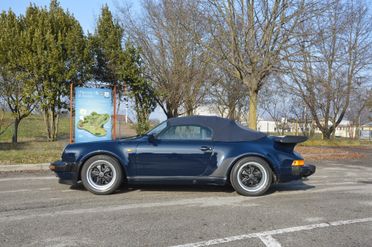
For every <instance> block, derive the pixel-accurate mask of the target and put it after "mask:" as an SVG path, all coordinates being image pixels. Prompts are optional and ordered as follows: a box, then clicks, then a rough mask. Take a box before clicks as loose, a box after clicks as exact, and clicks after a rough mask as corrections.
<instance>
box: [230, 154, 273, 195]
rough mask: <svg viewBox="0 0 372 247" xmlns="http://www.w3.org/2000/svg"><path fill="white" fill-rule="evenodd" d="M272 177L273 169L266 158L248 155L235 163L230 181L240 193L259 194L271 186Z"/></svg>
mask: <svg viewBox="0 0 372 247" xmlns="http://www.w3.org/2000/svg"><path fill="white" fill-rule="evenodd" d="M272 177H273V175H272V170H271V168H270V166H269V164H268V163H267V162H266V161H265V160H263V159H261V158H258V157H246V158H243V159H241V160H239V161H238V162H237V163H236V164H235V165H234V167H233V169H232V171H231V174H230V181H231V184H232V186H233V187H234V189H235V191H236V192H238V193H239V194H241V195H244V196H259V195H263V194H264V193H265V192H266V191H267V190H268V189H269V188H270V186H271V183H272Z"/></svg>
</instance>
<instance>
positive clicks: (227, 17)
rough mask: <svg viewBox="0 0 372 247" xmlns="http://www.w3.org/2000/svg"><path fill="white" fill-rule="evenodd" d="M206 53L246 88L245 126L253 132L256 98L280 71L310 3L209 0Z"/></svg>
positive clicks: (279, 0) (255, 124)
mask: <svg viewBox="0 0 372 247" xmlns="http://www.w3.org/2000/svg"><path fill="white" fill-rule="evenodd" d="M205 6H206V9H205V11H206V14H208V15H209V18H208V20H209V25H208V28H209V32H210V34H211V36H212V39H213V42H211V47H210V51H211V53H213V54H214V55H215V56H216V57H218V58H220V59H221V60H224V61H226V62H228V63H229V64H230V65H231V66H230V67H231V70H230V71H229V73H230V74H231V75H232V76H234V77H235V78H236V79H237V80H240V81H241V82H242V83H244V84H245V85H246V86H247V88H248V94H249V117H248V122H249V127H250V128H253V129H256V127H257V122H256V116H257V101H258V99H257V96H258V93H259V91H260V90H261V88H262V86H263V84H264V83H265V81H266V80H265V79H266V78H267V77H268V76H269V75H270V74H271V73H272V72H273V71H278V70H279V68H280V63H281V60H283V59H285V56H287V55H288V53H287V54H285V53H284V51H286V50H288V47H290V46H291V40H292V38H293V35H294V31H295V29H296V27H297V26H298V24H299V23H300V22H301V21H302V20H303V19H304V18H306V13H308V11H309V8H310V7H311V6H312V4H309V5H307V4H305V1H288V0H278V1H274V2H272V1H266V0H261V1H258V0H249V1H244V0H223V1H221V0H209V1H207V2H206V4H205Z"/></svg>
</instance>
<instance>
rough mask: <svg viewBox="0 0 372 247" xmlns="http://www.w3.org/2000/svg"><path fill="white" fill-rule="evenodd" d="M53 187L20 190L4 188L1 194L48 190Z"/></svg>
mask: <svg viewBox="0 0 372 247" xmlns="http://www.w3.org/2000/svg"><path fill="white" fill-rule="evenodd" d="M51 189H52V188H39V189H20V190H3V191H0V194H6V193H19V192H38V191H47V190H51Z"/></svg>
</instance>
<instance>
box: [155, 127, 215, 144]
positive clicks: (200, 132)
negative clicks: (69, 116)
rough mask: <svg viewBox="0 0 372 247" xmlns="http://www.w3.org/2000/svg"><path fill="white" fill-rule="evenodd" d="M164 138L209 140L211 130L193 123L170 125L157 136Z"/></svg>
mask: <svg viewBox="0 0 372 247" xmlns="http://www.w3.org/2000/svg"><path fill="white" fill-rule="evenodd" d="M158 139H166V140H211V139H212V131H211V130H210V129H208V128H204V127H201V126H195V125H178V126H172V127H170V128H169V129H167V130H166V131H164V132H163V133H161V134H160V135H159V136H158Z"/></svg>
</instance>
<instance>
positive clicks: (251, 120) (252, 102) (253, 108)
mask: <svg viewBox="0 0 372 247" xmlns="http://www.w3.org/2000/svg"><path fill="white" fill-rule="evenodd" d="M257 94H258V92H257V91H255V90H253V91H251V92H249V115H248V127H249V128H251V129H254V130H256V129H257Z"/></svg>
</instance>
